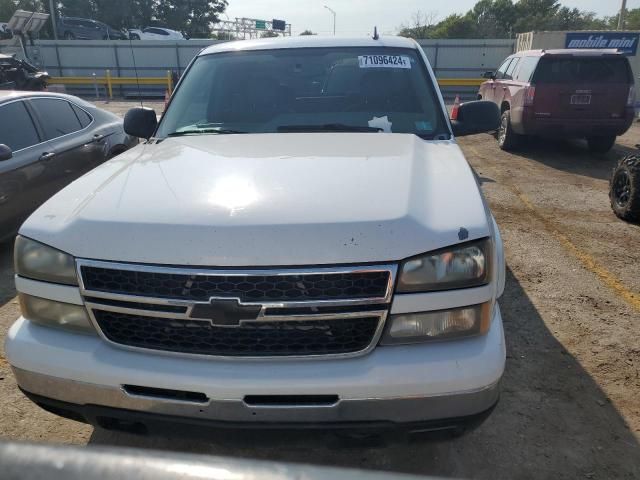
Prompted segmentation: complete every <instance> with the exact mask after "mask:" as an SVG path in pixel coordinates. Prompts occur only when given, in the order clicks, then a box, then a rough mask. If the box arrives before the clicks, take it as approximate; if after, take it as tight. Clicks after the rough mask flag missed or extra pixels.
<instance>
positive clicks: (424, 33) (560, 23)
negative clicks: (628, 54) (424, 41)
mask: <svg viewBox="0 0 640 480" xmlns="http://www.w3.org/2000/svg"><path fill="white" fill-rule="evenodd" d="M636 10H637V13H635V14H634V13H633V12H635V11H634V10H632V11H630V12H629V16H628V27H629V28H639V27H640V9H636ZM433 20H435V19H433ZM433 23H434V22H428V21H425V20H424V18H421V15H420V14H419V12H418V15H416V14H414V18H413V19H412V23H411V24H410V25H409V26H405V25H403V26H402V27H401V29H400V35H403V36H406V37H413V38H513V37H515V35H516V34H518V33H522V32H528V31H531V30H593V29H602V28H607V27H611V26H615V25H616V24H617V17H609V18H597V17H596V15H595V13H593V12H585V11H582V10H579V9H577V8H568V7H563V6H561V5H560V2H559V0H518V1H514V0H479V1H477V2H476V4H475V5H474V6H473V8H472V9H471V10H469V11H468V12H467V13H465V14H464V15H463V14H453V15H449V16H448V17H447V18H445V19H444V20H442V21H441V22H439V23H437V24H435V25H433Z"/></svg>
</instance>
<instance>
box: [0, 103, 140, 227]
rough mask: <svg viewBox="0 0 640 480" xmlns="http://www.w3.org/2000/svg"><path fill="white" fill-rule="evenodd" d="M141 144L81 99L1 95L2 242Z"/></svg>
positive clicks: (116, 120) (117, 122) (117, 121)
mask: <svg viewBox="0 0 640 480" xmlns="http://www.w3.org/2000/svg"><path fill="white" fill-rule="evenodd" d="M136 143H137V142H136V140H135V139H134V138H133V137H130V136H128V135H127V134H125V133H124V131H123V128H122V121H121V120H120V119H119V118H118V117H116V116H115V115H113V114H111V113H109V112H105V111H103V110H100V109H99V108H97V107H95V106H94V105H91V104H90V103H87V102H85V101H84V100H81V99H79V98H76V97H72V96H70V95H62V94H52V93H29V92H0V240H2V239H6V238H7V237H10V236H12V235H13V234H15V232H16V231H17V229H18V227H19V226H20V224H21V223H22V222H23V221H24V219H25V218H27V217H28V216H29V214H31V212H33V211H34V210H35V209H36V208H38V207H39V206H40V205H41V204H42V203H43V202H44V201H46V200H47V199H48V198H49V197H51V196H52V195H54V194H55V193H56V192H57V191H59V190H60V189H62V188H63V187H65V186H66V185H67V184H69V183H71V182H72V181H73V180H75V179H76V178H78V177H80V176H81V175H83V174H84V173H86V172H88V171H89V170H91V169H92V168H94V167H96V166H98V165H100V164H101V163H103V162H104V161H105V160H107V159H109V158H111V157H113V156H115V155H118V154H119V153H122V152H124V151H125V150H127V149H128V148H130V147H132V146H133V145H135V144H136Z"/></svg>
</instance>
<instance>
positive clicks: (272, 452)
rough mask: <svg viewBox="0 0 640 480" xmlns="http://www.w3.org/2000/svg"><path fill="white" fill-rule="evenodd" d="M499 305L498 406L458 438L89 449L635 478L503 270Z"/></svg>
mask: <svg viewBox="0 0 640 480" xmlns="http://www.w3.org/2000/svg"><path fill="white" fill-rule="evenodd" d="M501 304H502V311H503V317H504V324H505V330H506V337H507V350H508V353H507V357H508V358H507V370H506V374H505V377H504V382H503V389H502V398H501V401H500V403H499V405H498V407H497V409H496V410H495V412H494V413H493V415H492V416H491V417H490V418H489V419H488V420H487V421H486V423H485V424H484V425H482V426H481V427H480V428H479V429H478V430H476V431H474V432H471V433H469V434H468V435H466V436H464V437H462V438H459V439H455V440H446V441H442V440H441V441H431V442H424V441H422V442H412V443H408V444H407V443H390V444H387V445H373V446H371V445H370V446H366V445H361V446H354V445H350V446H348V447H345V445H344V442H341V441H340V440H338V439H336V438H335V437H333V436H331V435H326V434H318V433H315V434H313V435H312V434H308V433H303V434H300V433H297V434H295V435H290V434H280V435H278V434H267V433H264V432H262V433H254V434H249V433H244V434H237V433H234V434H233V435H227V434H225V433H220V432H218V433H216V432H212V434H211V437H210V438H207V439H206V440H195V439H191V438H184V437H182V438H180V437H174V438H150V437H140V436H133V435H128V434H123V433H117V432H111V431H106V430H102V429H97V430H95V431H94V432H93V434H92V437H91V440H90V442H91V443H93V444H109V445H118V446H130V447H142V448H155V449H162V450H177V451H189V452H196V453H207V454H215V455H223V456H232V457H245V458H255V459H268V460H278V461H289V462H296V463H310V464H323V465H335V466H344V467H356V468H366V469H376V470H387V471H399V472H410V473H419V474H433V475H443V476H456V477H459V478H487V479H489V478H491V479H495V478H506V479H511V478H556V479H558V478H637V477H638V476H640V467H639V466H640V447H639V445H638V443H637V441H636V439H635V437H634V436H633V435H632V433H631V432H630V431H629V430H628V428H627V426H626V425H625V422H624V420H623V418H622V417H621V415H620V414H619V413H618V411H617V410H616V409H615V407H614V406H613V405H612V404H611V403H610V402H609V400H608V399H607V397H606V395H605V394H604V393H603V391H602V390H601V389H600V388H599V387H598V385H597V384H596V383H595V381H594V380H593V379H592V378H591V376H590V375H589V374H588V373H587V372H586V371H585V370H584V369H583V368H582V367H581V365H580V363H579V362H578V361H577V360H576V359H575V358H574V357H572V356H571V355H570V354H569V353H568V352H567V351H566V350H565V349H564V348H563V346H562V345H561V344H560V343H559V342H558V341H557V340H556V339H555V338H554V335H553V334H552V332H550V331H549V330H548V329H547V327H546V325H545V324H544V322H543V320H542V318H541V316H540V315H539V313H538V312H537V310H536V308H535V306H534V305H533V304H532V303H531V301H530V299H529V298H528V296H527V295H526V293H525V291H524V290H523V288H522V287H521V285H520V284H519V283H518V281H517V279H516V278H515V277H514V275H513V274H512V272H511V271H508V279H507V288H506V292H505V295H504V297H503V298H502V301H501ZM398 374H399V375H401V374H402V372H398Z"/></svg>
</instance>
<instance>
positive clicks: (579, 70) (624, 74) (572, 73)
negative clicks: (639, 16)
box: [534, 57, 632, 83]
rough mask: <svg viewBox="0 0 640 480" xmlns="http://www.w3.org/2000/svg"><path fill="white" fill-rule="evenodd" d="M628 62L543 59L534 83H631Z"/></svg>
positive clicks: (622, 60) (619, 58)
mask: <svg viewBox="0 0 640 480" xmlns="http://www.w3.org/2000/svg"><path fill="white" fill-rule="evenodd" d="M631 78H632V77H631V72H630V68H629V62H628V61H627V59H626V58H624V57H616V58H611V57H593V58H584V57H583V58H566V57H556V58H553V57H546V58H545V57H543V58H542V60H540V63H539V65H538V68H537V70H536V73H535V75H534V82H535V83H631Z"/></svg>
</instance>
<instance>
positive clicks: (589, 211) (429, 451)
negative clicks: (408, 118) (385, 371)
mask: <svg viewBox="0 0 640 480" xmlns="http://www.w3.org/2000/svg"><path fill="white" fill-rule="evenodd" d="M129 105H130V104H127V103H117V102H116V103H111V104H104V105H103V104H101V105H100V106H103V107H104V108H108V109H111V110H113V111H116V112H118V113H122V112H124V111H125V110H126V108H128V107H129ZM156 108H158V107H156ZM460 143H461V145H462V148H463V149H464V152H465V154H466V155H467V159H468V160H469V162H470V163H471V165H472V166H473V168H474V169H475V170H476V172H477V174H478V176H479V178H480V181H481V183H482V188H483V190H484V193H485V196H486V198H487V200H488V202H489V203H490V205H491V208H492V210H493V212H494V214H495V216H496V218H497V221H498V224H499V225H500V229H501V231H502V235H503V238H504V242H505V245H506V251H507V267H508V272H507V273H508V279H507V287H506V292H505V295H504V297H503V298H502V300H501V307H502V313H503V317H504V322H505V329H506V339H507V347H508V352H507V370H506V375H505V378H504V383H503V389H502V398H501V401H500V403H499V405H498V407H497V409H496V410H495V412H494V413H493V415H492V416H491V417H490V418H489V419H488V420H487V422H486V423H485V424H484V425H483V426H482V427H481V428H480V429H478V430H476V431H475V432H473V433H471V434H469V435H467V436H465V437H463V438H460V439H455V440H442V441H432V442H414V443H410V444H403V443H398V444H395V443H391V444H386V445H373V446H364V445H362V446H351V447H349V448H345V447H344V446H343V445H340V444H339V443H336V442H335V439H332V438H330V437H325V436H321V435H320V436H318V435H315V436H305V437H301V436H300V435H296V436H293V435H291V436H288V435H284V436H278V435H276V436H273V435H271V436H266V435H265V436H262V437H259V438H257V437H255V436H254V437H244V438H243V437H238V438H223V439H217V438H216V439H209V440H207V441H203V440H194V439H185V438H147V437H136V436H131V435H125V434H116V433H112V432H107V431H102V430H96V431H94V430H93V429H92V428H91V427H88V426H85V425H81V424H78V423H75V422H72V421H67V420H63V419H60V418H58V417H55V416H53V415H50V414H48V413H46V412H44V411H42V410H40V409H38V408H37V407H35V406H34V405H32V404H31V403H30V402H29V401H27V400H26V399H25V398H24V397H23V396H22V394H21V393H20V392H19V391H18V390H17V388H16V385H15V382H14V380H13V376H12V375H11V373H10V370H9V367H8V365H7V362H6V360H4V358H3V357H2V350H1V347H0V411H1V412H2V415H1V416H0V436H3V437H5V438H9V439H14V440H18V439H19V440H30V441H36V442H55V443H73V444H90V445H105V444H107V445H117V446H136V447H144V448H157V449H166V450H179V451H188V452H197V453H207V454H218V455H229V456H241V457H251V458H260V459H272V460H284V461H293V462H303V463H313V464H324V465H337V466H350V467H361V468H367V469H379V470H389V471H402V472H411V473H419V474H432V475H442V476H446V477H449V476H452V477H458V478H486V479H498V478H505V479H512V478H519V479H525V478H554V479H565V478H566V479H569V478H571V479H575V478H587V479H609V478H640V445H639V440H640V376H639V375H640V374H639V372H638V369H639V368H640V341H639V340H638V338H639V335H638V333H639V330H640V325H639V324H640V322H639V320H640V248H639V246H640V226H638V225H631V224H628V223H625V222H622V221H620V220H618V219H617V218H616V217H615V216H614V215H613V213H612V212H611V210H610V208H609V203H608V198H607V191H608V177H609V173H610V172H611V169H612V167H613V165H614V163H615V162H616V160H617V159H618V158H619V157H620V156H621V155H622V154H624V153H625V152H627V151H629V149H630V148H632V147H633V145H635V143H640V124H636V125H634V126H633V128H632V130H631V131H630V132H629V133H627V134H626V135H625V136H624V137H622V138H620V139H619V142H618V145H617V146H616V148H615V150H614V151H613V152H610V153H609V154H607V155H604V156H601V155H591V154H589V153H588V152H587V151H586V147H585V145H584V144H581V143H580V142H576V143H565V142H551V141H546V140H537V141H534V142H531V143H530V144H528V145H526V146H524V147H523V148H522V149H521V150H520V151H519V152H518V153H515V154H509V153H504V152H501V151H500V150H499V149H498V147H497V145H496V142H495V140H494V138H493V137H491V136H489V135H477V136H473V137H468V138H464V139H461V141H460ZM14 295H15V291H14V289H13V283H12V266H11V246H10V244H5V245H4V246H0V338H2V337H4V335H5V333H6V330H7V328H8V327H9V326H10V324H11V323H12V321H13V320H14V319H15V318H16V317H17V316H18V305H17V303H16V300H15V299H14V298H13V297H14Z"/></svg>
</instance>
